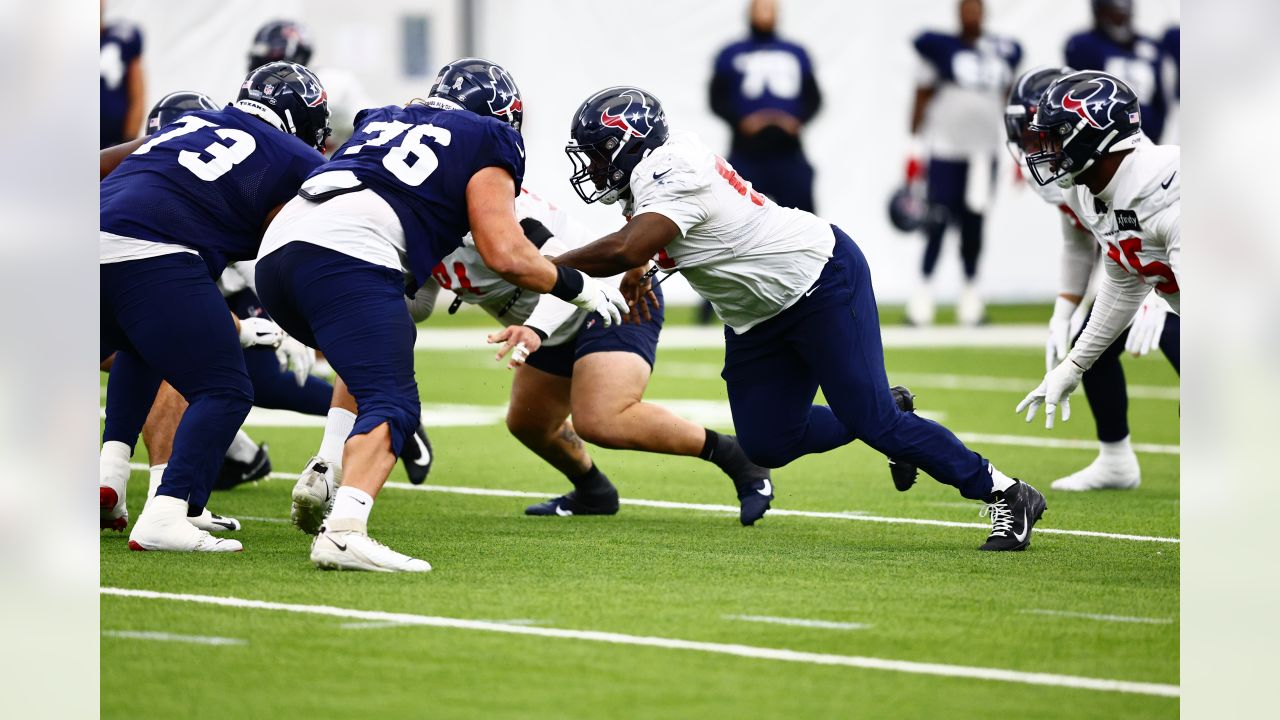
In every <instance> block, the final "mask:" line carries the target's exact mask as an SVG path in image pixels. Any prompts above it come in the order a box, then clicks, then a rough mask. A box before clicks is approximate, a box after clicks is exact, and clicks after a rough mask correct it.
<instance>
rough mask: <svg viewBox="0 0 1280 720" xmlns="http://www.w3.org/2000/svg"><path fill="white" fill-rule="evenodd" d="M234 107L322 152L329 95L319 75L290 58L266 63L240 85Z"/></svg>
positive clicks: (327, 123) (327, 124)
mask: <svg viewBox="0 0 1280 720" xmlns="http://www.w3.org/2000/svg"><path fill="white" fill-rule="evenodd" d="M235 105H236V107H238V108H240V109H241V110H244V111H245V112H250V113H253V114H255V115H257V116H258V117H261V118H262V119H263V120H266V121H267V122H269V123H271V124H272V125H275V126H276V127H278V128H280V129H281V130H284V131H285V132H287V133H289V134H290V135H294V136H296V137H297V138H298V139H300V140H302V142H304V143H306V144H307V145H310V146H311V147H313V148H315V149H316V150H319V151H321V152H324V141H325V139H326V138H328V137H329V133H330V130H329V96H328V95H327V94H326V93H325V91H324V86H323V85H321V84H320V78H318V77H316V75H315V73H313V72H311V71H310V70H308V69H306V68H305V67H303V66H301V65H299V64H297V63H290V62H273V63H267V64H266V65H263V66H262V67H260V68H257V69H256V70H253V71H252V72H250V73H249V76H248V77H246V78H245V79H244V83H243V84H241V85H240V94H239V95H237V96H236V103H235Z"/></svg>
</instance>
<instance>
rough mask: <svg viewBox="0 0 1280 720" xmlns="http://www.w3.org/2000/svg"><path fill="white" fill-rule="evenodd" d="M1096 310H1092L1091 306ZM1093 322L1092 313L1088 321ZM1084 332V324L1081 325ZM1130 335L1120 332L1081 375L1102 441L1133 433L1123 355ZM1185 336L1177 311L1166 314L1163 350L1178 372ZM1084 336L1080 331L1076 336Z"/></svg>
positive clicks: (1124, 436)
mask: <svg viewBox="0 0 1280 720" xmlns="http://www.w3.org/2000/svg"><path fill="white" fill-rule="evenodd" d="M1090 312H1092V310H1090ZM1088 324H1089V319H1088V317H1086V318H1085V325H1088ZM1080 331H1081V332H1084V327H1083V326H1082V327H1081V328H1080ZM1128 338H1129V331H1128V330H1127V329H1126V330H1125V331H1124V332H1122V333H1120V337H1118V338H1116V341H1115V342H1113V343H1111V345H1110V346H1109V347H1108V348H1107V349H1106V350H1103V351H1102V354H1101V355H1099V356H1098V359H1097V360H1095V361H1094V363H1093V366H1092V367H1090V368H1089V370H1088V371H1086V372H1085V374H1084V376H1083V377H1082V378H1081V380H1082V383H1081V384H1083V385H1084V394H1085V397H1086V398H1088V400H1089V409H1090V410H1092V411H1093V421H1094V424H1095V426H1096V427H1097V430H1098V440H1099V441H1101V442H1119V441H1121V440H1123V439H1125V438H1127V437H1129V390H1128V387H1127V385H1126V383H1125V379H1124V367H1123V366H1122V365H1121V364H1120V358H1121V356H1122V355H1123V354H1124V344H1125V341H1126V340H1128ZM1181 338H1182V319H1181V318H1179V317H1178V316H1177V315H1175V314H1173V313H1169V314H1168V315H1165V317H1164V332H1162V333H1161V334H1160V350H1161V351H1162V352H1163V353H1164V356H1165V357H1166V358H1168V360H1169V364H1170V365H1172V366H1173V370H1174V372H1177V373H1179V374H1181V372H1182V362H1181V360H1182V356H1181V352H1180V350H1179V346H1180V340H1181ZM1078 339H1080V335H1079V334H1077V335H1076V337H1075V338H1074V339H1073V340H1072V343H1074V342H1075V341H1076V340H1078Z"/></svg>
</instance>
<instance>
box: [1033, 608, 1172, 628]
mask: <svg viewBox="0 0 1280 720" xmlns="http://www.w3.org/2000/svg"><path fill="white" fill-rule="evenodd" d="M1018 612H1020V613H1024V614H1028V615H1053V616H1055V617H1066V618H1080V619H1082V620H1098V621H1101V622H1118V623H1139V624H1143V625H1172V624H1173V619H1172V618H1151V617H1131V616H1129V615H1099V614H1097V613H1086V612H1071V611H1069V610H1039V609H1026V610H1019V611H1018Z"/></svg>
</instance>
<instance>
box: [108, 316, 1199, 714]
mask: <svg viewBox="0 0 1280 720" xmlns="http://www.w3.org/2000/svg"><path fill="white" fill-rule="evenodd" d="M1037 318H1039V316H1038V315H1037ZM459 323H460V324H467V322H466V321H465V319H464V321H459ZM490 358H491V354H490V353H489V352H488V351H487V350H486V349H484V348H477V350H475V351H436V352H420V353H418V378H419V384H420V386H421V388H422V395H423V400H424V403H426V409H427V410H428V412H430V411H431V410H432V407H433V406H435V405H443V404H448V405H455V406H456V405H468V406H480V407H484V408H496V407H500V406H501V405H502V404H503V402H504V401H505V397H506V390H507V387H508V384H509V375H508V373H507V372H506V371H505V370H503V369H501V367H500V366H497V365H496V364H494V363H493V362H492V361H491V360H490ZM1042 358H1043V355H1042V353H1041V352H1040V351H1038V350H1032V349H1017V350H1014V349H1001V350H990V349H981V350H978V349H967V350H958V349H936V348H935V349H927V350H926V349H913V350H892V349H891V350H889V351H888V358H887V360H888V367H889V372H890V380H891V381H895V380H896V381H903V380H905V381H908V384H911V385H912V389H913V390H915V391H916V393H917V395H918V396H919V397H918V400H917V403H918V406H919V407H920V408H921V409H922V410H923V411H925V412H927V413H933V414H935V416H936V417H938V418H939V419H940V420H942V422H944V423H945V424H947V425H948V426H950V427H951V428H952V429H954V430H956V431H957V432H960V433H962V434H969V435H971V436H976V437H977V438H978V439H979V440H980V441H976V442H974V443H973V446H974V447H975V449H977V450H979V451H980V452H982V453H983V454H984V455H987V456H989V457H991V458H993V460H994V461H995V462H996V463H997V465H998V466H999V467H1001V468H1002V469H1003V470H1005V471H1006V472H1008V473H1009V474H1011V475H1016V476H1019V477H1022V478H1023V479H1026V480H1028V481H1030V482H1032V483H1033V484H1036V485H1038V486H1039V487H1040V488H1041V489H1042V490H1043V491H1045V495H1046V496H1047V498H1048V510H1047V512H1046V514H1045V516H1044V519H1043V521H1042V522H1041V524H1040V525H1039V526H1037V530H1036V535H1035V541H1034V544H1033V546H1032V548H1031V549H1030V550H1029V551H1027V552H1025V553H1011V554H987V553H979V552H977V551H976V550H975V548H976V547H977V546H978V545H979V544H980V543H981V542H982V540H983V539H984V538H985V535H986V532H985V531H984V530H983V529H982V528H981V527H966V526H952V525H946V524H942V525H930V524H919V523H913V522H892V523H890V522H883V521H881V519H883V518H893V519H906V520H921V519H923V520H940V521H947V522H950V523H959V524H967V523H975V524H979V523H980V524H985V523H986V522H987V521H986V520H985V519H984V518H980V517H978V510H979V507H980V506H979V505H978V504H975V503H972V502H968V501H964V500H962V499H961V498H960V497H959V496H958V494H957V493H956V492H955V491H953V490H952V489H951V488H948V487H945V486H942V485H939V484H937V483H935V482H933V481H931V480H929V479H927V478H922V482H921V483H920V484H919V485H917V486H916V487H915V488H914V489H913V490H912V491H911V492H909V493H906V494H899V493H897V492H896V491H895V490H894V489H893V485H892V483H891V482H890V480H889V475H888V470H887V468H886V467H885V462H884V459H883V458H882V457H880V456H877V455H876V454H875V453H873V452H872V451H870V450H868V449H867V448H865V447H863V446H861V445H857V444H855V445H852V446H849V447H847V448H843V449H841V450H838V451H835V452H832V453H828V454H826V455H823V456H811V457H807V458H804V459H802V460H800V461H798V462H796V463H794V464H792V465H791V466H789V467H787V468H785V469H782V470H779V471H777V472H776V473H775V476H774V480H775V487H776V492H777V500H776V501H775V503H774V508H775V509H778V510H787V511H809V514H804V513H798V514H770V515H769V516H768V517H766V518H765V519H764V520H763V521H761V522H760V523H759V524H758V525H757V526H756V527H754V528H742V527H740V526H739V525H738V523H737V519H736V516H735V515H734V514H732V513H731V512H726V511H720V510H717V509H716V508H714V507H710V508H708V507H705V506H707V505H711V506H717V505H722V506H732V505H734V504H735V498H734V495H733V493H732V487H731V484H730V482H729V481H728V480H727V479H726V478H724V477H723V476H722V475H720V474H719V472H718V471H717V470H716V469H715V468H714V467H713V466H710V465H708V464H705V463H701V462H699V461H697V460H688V459H676V458H670V459H668V458H663V457H659V456H653V455H642V454H636V453H624V452H611V451H605V450H593V455H594V456H595V457H596V460H597V463H598V465H599V466H600V467H601V468H602V469H603V470H604V471H605V472H607V473H608V474H609V476H610V477H611V478H612V479H613V481H614V482H615V484H617V485H618V486H619V488H620V490H621V492H622V495H623V497H624V498H629V499H637V500H649V501H668V502H669V503H673V505H669V506H661V507H655V506H652V505H634V504H632V505H624V507H623V510H622V512H621V513H620V514H619V515H617V516H616V517H612V518H571V519H561V518H556V519H548V518H527V517H524V516H523V515H522V514H521V512H522V509H523V507H524V506H525V505H526V504H528V503H529V502H532V501H533V500H532V499H531V498H529V497H524V496H522V495H521V493H533V494H535V495H536V496H537V497H538V498H542V497H550V496H551V495H552V494H560V493H562V492H563V491H565V490H566V489H567V488H568V486H567V483H565V482H564V481H563V479H562V478H560V477H558V476H557V475H556V473H555V472H554V471H552V470H550V469H549V468H548V467H546V466H544V465H543V464H542V463H541V462H540V461H539V460H538V459H537V458H536V457H534V456H533V455H532V454H531V453H529V452H528V451H527V450H525V449H524V448H523V446H521V445H519V444H518V443H517V442H516V441H515V440H513V439H512V438H510V437H509V436H508V435H507V434H506V431H505V429H504V428H502V427H501V425H497V424H495V425H488V426H474V427H462V426H453V427H434V428H431V429H430V432H431V437H432V440H433V442H434V445H435V450H436V455H437V460H436V465H435V468H434V470H433V473H432V475H431V477H430V478H429V479H428V481H427V482H428V486H426V487H427V490H426V491H423V490H422V489H417V490H415V489H413V488H412V486H409V485H408V484H407V483H405V482H404V480H405V477H404V474H403V470H401V469H399V468H397V470H396V471H395V473H394V474H393V476H392V484H391V485H390V486H389V487H388V488H387V489H386V490H384V492H383V494H382V495H381V496H380V497H379V499H378V504H377V508H376V510H375V511H374V513H373V517H372V520H371V530H372V532H373V534H374V536H375V537H377V538H378V539H380V540H382V541H384V542H386V543H387V544H389V545H391V546H392V547H394V548H396V549H398V550H401V551H403V552H407V553H410V554H413V555H416V556H418V557H422V558H424V559H426V560H428V561H430V562H431V563H432V564H433V565H434V566H435V570H434V571H433V572H431V573H428V574H425V575H420V576H382V575H367V574H355V573H329V572H321V571H318V570H315V569H313V568H312V567H311V565H310V564H309V562H308V560H307V550H308V543H309V540H310V538H309V536H304V535H302V534H301V533H300V532H298V531H297V530H295V529H294V528H292V527H291V526H290V525H288V524H287V521H286V518H287V517H288V510H289V498H288V495H289V489H290V487H291V485H292V482H291V481H290V480H289V479H287V478H286V477H285V476H286V475H292V474H294V473H296V472H297V471H298V470H299V469H300V466H301V464H302V463H303V462H304V461H305V460H306V459H307V458H308V457H309V456H310V455H311V454H312V453H313V452H314V450H315V448H316V446H317V445H318V443H319V438H320V434H321V431H320V429H319V428H289V427H258V428H250V432H251V433H252V434H253V435H254V437H255V438H256V439H259V440H267V441H268V442H269V443H270V444H271V455H272V460H273V462H274V464H275V467H276V470H277V471H279V472H280V473H281V478H279V479H273V480H268V481H264V482H261V483H258V484H257V485H255V486H246V487H241V488H238V489H236V490H233V491H230V492H225V493H217V494H215V495H214V498H213V501H212V502H211V503H210V507H211V508H212V509H213V510H214V511H215V512H218V513H221V514H224V515H233V516H237V517H240V518H241V519H242V521H243V522H244V525H245V527H244V530H243V531H241V532H240V533H239V534H238V536H239V537H240V539H241V540H242V541H243V542H244V544H245V547H246V550H245V552H244V553H240V554H234V555H230V556H216V557H210V556H201V557H192V556H182V555H169V554H161V553H145V554H144V553H131V552H128V551H127V549H126V541H127V538H126V537H125V536H124V535H117V534H112V533H104V534H103V536H102V541H101V584H102V586H103V587H104V588H126V589H143V590H151V591H159V592H161V593H180V594H189V595H196V596H215V597H219V598H225V597H232V598H239V599H244V600H255V601H268V602H272V603H284V604H289V605H292V606H298V607H292V608H281V607H278V606H267V607H244V606H241V605H243V604H240V605H234V606H226V605H214V604H209V603H208V602H195V601H192V600H193V599H192V598H187V599H185V600H184V599H178V598H172V597H169V596H160V597H133V596H118V595H104V596H103V598H102V602H101V627H102V630H103V633H104V636H103V637H102V640H101V653H102V663H101V666H102V684H101V687H102V696H101V699H102V713H103V716H104V717H131V718H139V717H174V716H195V717H215V716H217V717H225V716H228V715H231V716H240V717H278V718H286V717H288V718H293V717H301V718H316V717H375V716H388V717H430V718H452V717H467V718H494V717H518V718H531V717H532V718H541V717H547V718H558V717H663V718H666V717H698V718H707V717H788V718H796V717H866V718H909V717H910V718H917V717H918V718H942V717H946V718H969V717H1000V716H1016V717H1037V718H1049V717H1094V718H1103V717H1106V718H1110V717H1125V718H1146V717H1171V716H1176V715H1177V712H1178V706H1177V699H1176V697H1169V696H1168V695H1169V694H1176V693H1177V692H1178V691H1177V687H1176V686H1177V684H1178V677H1179V672H1178V666H1179V663H1178V627H1179V626H1178V620H1177V618H1178V606H1179V600H1178V598H1179V596H1178V582H1179V574H1178V558H1179V545H1178V544H1177V543H1176V542H1170V541H1169V540H1171V539H1176V538H1177V537H1178V534H1179V528H1178V497H1179V493H1178V460H1179V455H1178V454H1177V450H1176V446H1177V444H1178V441H1179V438H1178V402H1177V394H1176V386H1177V377H1176V375H1174V373H1173V372H1172V370H1171V369H1170V368H1169V367H1168V365H1167V363H1165V362H1164V360H1163V358H1162V357H1160V356H1158V355H1157V356H1156V357H1151V358H1144V359H1141V360H1133V359H1127V360H1126V371H1127V375H1128V379H1129V383H1130V384H1131V386H1133V387H1134V388H1135V397H1133V398H1132V399H1131V407H1130V422H1131V425H1132V427H1133V429H1134V441H1135V442H1137V443H1145V444H1149V445H1151V446H1153V447H1151V448H1149V449H1151V450H1155V451H1156V452H1143V453H1140V455H1139V457H1140V459H1141V461H1142V463H1143V472H1144V477H1143V484H1142V487H1141V488H1140V489H1139V490H1137V491H1134V492H1125V493H1094V494H1085V495H1076V494H1064V493H1055V492H1052V491H1049V490H1048V485H1049V483H1050V482H1051V481H1052V480H1053V479H1054V478H1056V477H1059V476H1061V475H1063V474H1066V473H1068V472H1070V471H1073V470H1076V469H1078V468H1079V467H1082V466H1083V465H1084V464H1085V463H1087V462H1088V461H1089V460H1091V459H1092V457H1093V454H1094V453H1093V451H1092V450H1090V449H1088V448H1087V447H1085V448H1084V449H1081V448H1071V447H1067V448H1063V447H1044V446H1037V445H1034V444H1022V445H1019V444H1016V443H1018V442H1020V441H1022V442H1026V441H1030V442H1032V443H1034V442H1038V441H1041V440H1053V441H1060V440H1068V439H1075V440H1083V441H1088V440H1089V439H1090V438H1091V436H1092V430H1093V427H1092V421H1091V418H1090V416H1089V412H1088V407H1087V404H1086V403H1085V402H1084V398H1083V396H1077V401H1076V403H1074V407H1073V410H1074V415H1073V418H1072V420H1071V421H1070V422H1069V423H1067V424H1065V425H1061V424H1060V425H1059V427H1058V428H1057V429H1056V430H1054V431H1053V432H1052V433H1046V432H1045V431H1044V429H1043V427H1042V424H1040V423H1037V424H1034V425H1026V424H1024V423H1023V422H1022V420H1021V419H1020V418H1019V417H1017V416H1016V415H1015V414H1014V413H1013V406H1014V405H1015V404H1016V403H1017V401H1018V400H1019V399H1021V397H1022V395H1023V394H1025V392H1026V391H1027V390H1029V389H1030V388H1031V387H1033V386H1034V384H1035V383H1036V382H1037V381H1038V379H1039V378H1040V376H1041V375H1042V374H1043V367H1042V364H1043V360H1042ZM720 359H721V357H720V352H719V351H717V350H714V349H702V350H661V351H660V353H659V360H658V368H657V371H656V374H655V376H654V379H653V382H652V383H651V385H650V389H649V393H648V396H649V397H650V398H653V399H657V400H659V401H675V402H674V403H673V407H679V408H682V410H683V411H688V412H693V413H695V414H699V416H702V415H705V416H707V417H708V418H709V419H711V420H716V418H719V417H723V416H724V415H725V414H726V411H725V410H724V405H723V403H724V401H725V391H724V386H723V384H722V383H721V382H720V380H719V378H718V370H719V364H720ZM956 376H959V377H956ZM1020 381H1022V382H1020ZM1024 385H1025V387H1024ZM956 388H960V389H956ZM1015 388H1016V389H1015ZM694 401H701V402H694ZM721 426H722V427H723V425H721ZM1008 436H1013V437H1008ZM140 455H141V453H140ZM135 462H145V459H144V458H141V457H135ZM458 488H485V489H490V490H494V491H498V492H494V493H491V494H464V493H462V492H459V491H458ZM145 490H146V477H145V473H143V472H135V473H134V476H133V482H132V484H131V486H130V497H129V505H130V512H131V515H133V516H136V514H137V513H138V512H139V511H140V510H141V504H142V499H143V496H144V495H145ZM691 504H697V505H699V506H701V507H687V506H686V505H691ZM1042 530H1046V531H1047V530H1065V531H1093V532H1096V533H1102V534H1103V535H1081V534H1072V533H1057V534H1054V533H1050V532H1042ZM1116 536H1124V537H1116ZM1142 538H1145V539H1142ZM1161 540H1163V541H1161ZM113 592H114V591H113ZM194 599H195V600H199V599H200V598H194ZM317 606H327V607H329V608H338V609H340V610H324V609H317ZM361 611H365V612H361ZM368 611H383V612H386V613H397V614H400V615H398V616H392V617H386V616H379V615H377V614H376V613H370V612H368ZM322 613H329V614H322ZM1090 615H1091V616H1093V617H1088V616H1090ZM742 616H747V617H749V618H754V619H743V617H742ZM457 621H485V622H486V623H488V624H485V623H481V624H476V623H474V622H457ZM796 621H800V622H802V623H808V624H779V623H780V622H791V623H794V622H796ZM562 631H586V632H562ZM139 633H157V634H161V635H143V636H139V635H138V634H139ZM535 633H540V634H535ZM593 633H607V635H599V634H593ZM191 636H196V637H199V638H220V639H221V640H216V641H213V640H208V641H206V642H220V643H222V644H201V643H198V642H194V641H192V640H191ZM655 638H656V639H657V640H654V639H655ZM672 640H674V641H688V642H675V643H672V642H669V641H672ZM690 643H694V644H690ZM697 643H702V644H697ZM742 646H745V648H743V647H742ZM778 650H790V651H796V652H795V653H793V654H786V653H779V652H776V651H778ZM850 658H852V660H850ZM895 661H905V662H906V663H907V664H906V665H901V664H896V663H895ZM957 668H959V669H957ZM963 668H970V669H972V670H971V671H968V670H964V669H963ZM993 671H1012V672H1013V674H1012V675H1009V676H1007V677H1006V676H1004V675H999V674H998V673H993ZM968 672H972V673H975V674H973V675H971V676H967V677H964V676H960V677H958V676H957V675H964V674H965V673H968ZM1034 674H1047V676H1039V675H1034ZM1061 676H1068V677H1066V678H1064V677H1061ZM1000 678H1004V679H1000ZM1071 678H1089V679H1093V680H1099V681H1123V682H1125V683H1137V685H1125V684H1121V685H1118V686H1116V685H1114V684H1107V683H1091V682H1084V683H1083V684H1084V685H1085V687H1077V686H1075V685H1079V684H1080V683H1079V681H1077V680H1072V679H1071ZM1037 683H1039V684H1037ZM1120 690H1125V691H1120Z"/></svg>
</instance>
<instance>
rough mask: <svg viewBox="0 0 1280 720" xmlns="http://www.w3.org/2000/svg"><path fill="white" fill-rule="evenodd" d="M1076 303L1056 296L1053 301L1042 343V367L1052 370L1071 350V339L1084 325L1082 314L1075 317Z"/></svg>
mask: <svg viewBox="0 0 1280 720" xmlns="http://www.w3.org/2000/svg"><path fill="white" fill-rule="evenodd" d="M1076 307H1078V305H1077V303H1073V302H1071V301H1070V300H1068V299H1066V298H1064V297H1062V296H1058V299H1056V300H1054V301H1053V317H1051V318H1049V337H1048V339H1047V340H1045V343H1044V369H1045V371H1046V372H1048V371H1049V370H1052V369H1053V368H1054V367H1055V366H1057V364H1058V363H1060V362H1062V361H1063V360H1066V359H1067V352H1068V351H1070V350H1071V339H1072V338H1074V337H1075V336H1076V335H1077V334H1078V333H1079V332H1080V328H1081V326H1083V325H1084V315H1083V314H1079V317H1077V313H1076Z"/></svg>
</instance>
